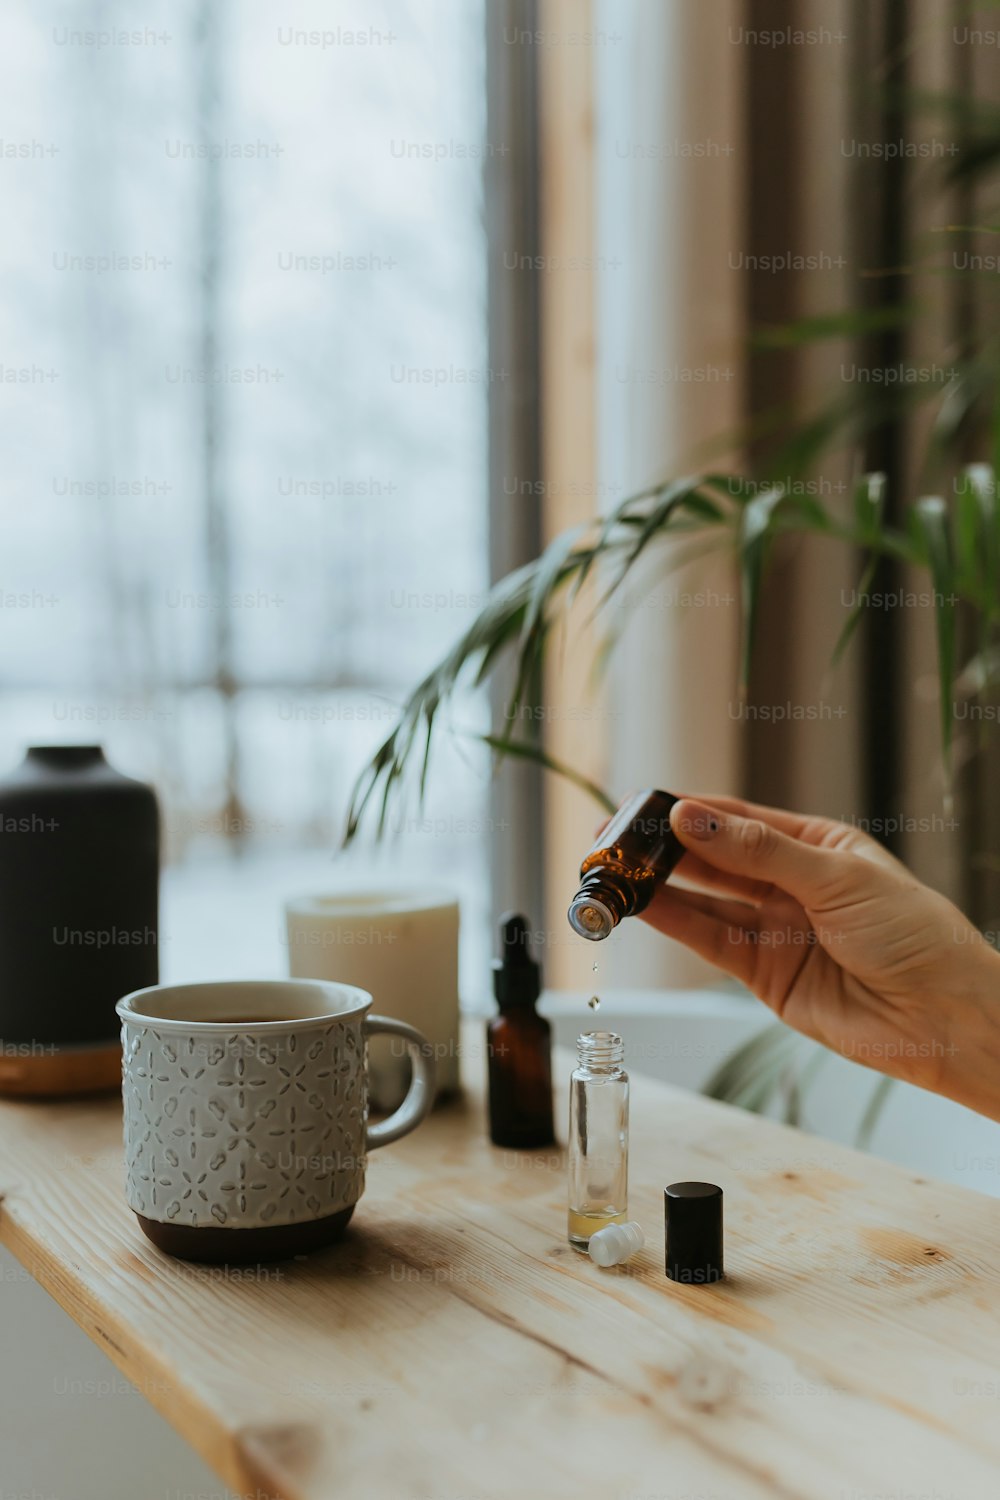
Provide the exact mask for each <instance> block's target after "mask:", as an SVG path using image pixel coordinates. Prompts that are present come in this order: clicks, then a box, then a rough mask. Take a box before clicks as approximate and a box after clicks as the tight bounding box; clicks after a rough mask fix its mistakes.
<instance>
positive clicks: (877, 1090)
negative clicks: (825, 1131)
mask: <svg viewBox="0 0 1000 1500" xmlns="http://www.w3.org/2000/svg"><path fill="white" fill-rule="evenodd" d="M894 1082H895V1080H894V1079H892V1078H880V1079H879V1080H878V1082H877V1083H876V1085H875V1087H874V1088H873V1089H872V1091H871V1094H870V1095H869V1096H868V1103H867V1104H866V1105H865V1112H864V1114H863V1115H862V1117H861V1123H860V1125H859V1126H858V1133H857V1137H856V1145H857V1146H858V1148H859V1150H861V1151H867V1149H868V1147H869V1146H870V1145H871V1140H872V1136H873V1135H874V1133H875V1126H876V1125H877V1124H878V1122H879V1118H880V1116H881V1114H882V1111H883V1109H884V1108H885V1104H886V1100H887V1099H888V1097H889V1094H890V1092H891V1090H892V1085H893V1083H894Z"/></svg>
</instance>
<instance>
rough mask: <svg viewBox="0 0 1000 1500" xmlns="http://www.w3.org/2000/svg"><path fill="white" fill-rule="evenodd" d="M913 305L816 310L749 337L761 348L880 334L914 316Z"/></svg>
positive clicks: (789, 346) (788, 347) (782, 347)
mask: <svg viewBox="0 0 1000 1500" xmlns="http://www.w3.org/2000/svg"><path fill="white" fill-rule="evenodd" d="M915 311H916V307H915V306H913V305H904V304H899V305H896V306H893V307H881V308H875V309H863V308H858V309H849V310H847V311H841V312H832V313H817V314H815V315H814V316H813V317H809V318H798V319H796V320H795V321H794V322H791V323H781V324H778V325H776V326H772V327H768V328H762V329H760V330H759V331H758V332H757V333H756V334H754V336H753V338H752V339H751V347H753V348H756V349H760V350H769V349H798V348H800V347H802V346H803V345H806V344H815V343H818V342H820V341H821V340H823V339H839V338H860V337H861V336H862V335H864V334H867V333H881V332H883V331H884V330H886V329H890V328H899V327H901V326H902V325H903V324H904V323H906V322H907V321H908V320H909V319H910V318H912V317H913V315H914V313H915Z"/></svg>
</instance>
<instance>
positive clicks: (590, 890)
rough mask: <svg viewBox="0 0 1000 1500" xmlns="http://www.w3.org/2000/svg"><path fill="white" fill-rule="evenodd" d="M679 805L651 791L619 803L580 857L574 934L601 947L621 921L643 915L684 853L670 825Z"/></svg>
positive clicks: (573, 909)
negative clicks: (675, 809) (657, 889)
mask: <svg viewBox="0 0 1000 1500" xmlns="http://www.w3.org/2000/svg"><path fill="white" fill-rule="evenodd" d="M679 800H680V799H679V798H677V797H675V796H674V795H673V793H672V792H661V791H657V790H655V789H650V790H647V791H644V792H636V793H635V794H634V795H633V796H631V797H629V798H627V799H626V801H624V802H623V803H622V805H621V807H620V808H619V809H618V811H617V812H616V813H615V814H614V815H613V816H612V818H611V819H610V821H609V822H608V823H607V824H606V826H605V827H604V828H603V829H602V830H601V832H600V834H599V835H598V837H597V842H596V843H595V844H594V846H593V848H591V849H589V850H588V851H587V853H586V854H585V855H584V857H583V863H582V864H581V866H580V888H579V890H578V891H577V893H576V895H575V896H574V897H573V900H572V901H571V902H570V908H569V913H568V916H569V922H570V926H571V927H572V928H573V931H574V932H578V933H579V934H580V936H581V937H585V938H587V939H589V941H590V942H595V943H596V942H600V941H601V940H602V939H603V938H606V937H607V936H608V935H609V934H610V933H612V932H613V931H614V929H615V928H616V927H617V926H618V924H619V922H620V921H621V920H622V919H623V917H633V916H637V915H638V913H639V912H641V911H645V909H646V907H647V906H648V905H649V903H650V901H651V900H652V899H653V892H654V891H655V890H656V887H657V885H658V884H661V883H662V882H663V881H664V880H666V878H667V876H668V875H669V874H670V873H671V871H672V870H673V869H674V866H675V865H676V864H677V863H678V861H679V860H680V859H681V857H682V856H683V854H684V852H685V851H684V845H683V844H682V843H681V841H680V839H679V838H678V837H677V835H676V834H675V833H674V831H673V829H672V828H671V826H670V809H671V808H672V807H673V805H674V803H675V802H677V801H679Z"/></svg>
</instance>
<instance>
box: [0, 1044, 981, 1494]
mask: <svg viewBox="0 0 1000 1500" xmlns="http://www.w3.org/2000/svg"><path fill="white" fill-rule="evenodd" d="M463 1049H464V1052H465V1056H464V1057H463V1069H464V1073H465V1080H466V1084H467V1093H466V1095H465V1096H464V1097H463V1098H462V1099H460V1100H457V1101H455V1102H454V1103H453V1104H451V1105H450V1106H447V1107H445V1108H444V1109H442V1110H440V1111H438V1112H437V1113H435V1115H434V1116H433V1117H432V1118H431V1119H430V1121H429V1122H428V1123H427V1124H426V1125H424V1126H422V1127H421V1128H420V1129H419V1130H418V1131H417V1132H416V1133H415V1134H414V1135H413V1136H411V1137H409V1138H408V1139H407V1140H405V1141H403V1142H400V1143H398V1144H397V1145H395V1146H390V1147H387V1148H385V1149H384V1150H383V1151H379V1152H377V1153H375V1154H373V1155H372V1157H371V1158H370V1162H369V1171H368V1188H367V1192H366V1194H365V1197H364V1199H363V1200H362V1203H361V1206H360V1208H359V1209H358V1212H357V1214H356V1215H355V1219H354V1223H353V1226H352V1228H351V1230H350V1231H349V1233H348V1235H347V1237H346V1238H345V1240H344V1241H343V1242H342V1243H341V1244H340V1245H338V1246H335V1247H334V1248H332V1249H330V1250H327V1251H324V1252H323V1253H321V1254H317V1255H314V1256H311V1257H309V1258H308V1259H305V1260H299V1261H292V1262H290V1263H288V1264H286V1265H279V1266H271V1267H261V1268H249V1269H243V1270H240V1271H237V1270H231V1271H227V1270H226V1269H225V1268H209V1267H204V1268H203V1267H197V1266H193V1265H184V1264H181V1263H179V1262H172V1261H170V1260H168V1259H166V1258H165V1257H163V1256H161V1255H160V1254H159V1253H158V1252H157V1251H156V1250H154V1249H153V1247H152V1246H151V1245H150V1244H148V1242H146V1241H145V1240H144V1239H143V1237H142V1236H141V1234H140V1233H139V1230H138V1228H137V1226H136V1224H135V1221H134V1219H133V1218H132V1215H131V1214H130V1212H129V1210H128V1209H127V1207H126V1205H125V1202H124V1199H123V1196H122V1162H121V1146H120V1129H121V1117H120V1107H119V1106H118V1105H117V1103H116V1101H114V1100H111V1101H108V1100H94V1101H77V1102H67V1103H63V1104H52V1103H40V1102H27V1101H26V1102H14V1101H9V1102H5V1103H3V1104H0V1239H2V1241H3V1243H5V1244H6V1245H7V1246H9V1248H10V1249H11V1250H12V1251H13V1252H14V1254H15V1255H17V1256H18V1257H19V1259H20V1260H21V1261H22V1262H23V1263H24V1265H25V1266H27V1267H28V1269H29V1270H30V1271H31V1272H32V1273H33V1274H34V1275H35V1276H36V1277H37V1278H38V1280H39V1281H40V1282H41V1283H42V1285H43V1286H45V1287H46V1288H47V1290H48V1291H49V1292H50V1293H51V1294H52V1296H54V1297H55V1298H56V1299H57V1300H58V1301H59V1302H60V1303H61V1305H62V1306H63V1307H64V1308H65V1309H66V1310H67V1311H68V1312H69V1313H70V1314H71V1315H72V1317H73V1318H74V1319H75V1320H76V1321H77V1322H78V1323H79V1324H80V1325H81V1326H82V1327H83V1328H84V1329H85V1330H86V1331H87V1332H88V1333H89V1334H90V1336H91V1337H92V1338H93V1339H94V1340H95V1341H96V1342H97V1343H98V1344H99V1345H100V1347H101V1348H103V1349H104V1350H105V1351H106V1352H107V1353H108V1354H109V1355H110V1357H111V1358H112V1359H113V1360H114V1362H115V1363H116V1364H117V1366H118V1367H119V1368H120V1369H121V1370H122V1372H123V1373H124V1374H125V1375H126V1376H127V1377H128V1379H129V1380H131V1381H132V1382H133V1383H134V1384H135V1385H136V1386H137V1387H138V1388H139V1389H140V1390H141V1391H143V1392H144V1394H145V1395H146V1396H147V1397H148V1399H149V1400H150V1401H151V1402H153V1404H154V1405H155V1406H156V1407H157V1408H158V1409H159V1410H160V1411H161V1412H162V1413H163V1414H164V1416H165V1417H167V1419H168V1420H169V1421H170V1422H172V1423H173V1425H174V1426H175V1427H176V1428H177V1430H178V1431H179V1432H180V1433H182V1434H183V1435H184V1436H185V1437H186V1438H187V1440H188V1441H189V1442H190V1443H191V1444H192V1445H193V1446H194V1447H195V1448H196V1449H197V1450H198V1451H199V1453H201V1455H202V1456H203V1457H204V1458H205V1459H206V1461H207V1462H208V1463H209V1464H210V1465H212V1466H213V1467H214V1468H215V1470H216V1471H217V1472H218V1474H219V1475H220V1476H221V1477H222V1478H223V1479H224V1480H225V1481H226V1482H227V1483H228V1484H229V1485H230V1486H231V1487H232V1488H233V1489H235V1490H237V1491H239V1492H240V1493H241V1494H244V1495H248V1496H253V1497H254V1500H262V1497H265V1496H279V1497H284V1500H332V1497H334V1496H343V1497H345V1500H361V1497H364V1500H406V1497H413V1500H507V1497H511V1496H515V1495H516V1496H518V1497H525V1500H543V1497H545V1500H549V1497H554V1500H580V1497H584V1500H590V1497H610V1500H765V1497H769V1500H771V1497H793V1496H794V1497H801V1500H827V1497H829V1500H875V1497H878V1500H993V1497H995V1496H997V1495H1000V1421H998V1413H1000V1269H998V1262H1000V1202H998V1201H996V1200H994V1199H992V1198H987V1197H984V1196H982V1195H979V1194H975V1193H972V1192H967V1191H965V1190H963V1189H960V1188H955V1187H951V1186H947V1185H944V1184H941V1183H937V1182H933V1181H928V1180H925V1179H922V1178H920V1177H915V1176H913V1175H912V1174H910V1173H907V1172H904V1171H903V1170H901V1169H899V1168H897V1167H894V1166H891V1165H889V1164H887V1163H885V1162H881V1161H879V1160H877V1159H875V1158H872V1157H868V1156H864V1155H861V1154H858V1153H855V1152H852V1151H849V1150H846V1149H844V1148H842V1147H837V1146H833V1145H830V1144H828V1143H827V1142H824V1141H821V1140H818V1139H816V1138H814V1137H811V1136H807V1135H804V1134H802V1133H800V1132H798V1131H793V1130H789V1129H786V1128H784V1127H782V1126H778V1125H774V1124H771V1123H769V1122H766V1121H762V1120H760V1119H757V1118H756V1117H753V1116H750V1115H747V1114H745V1113H743V1112H741V1111H738V1110H735V1109H731V1108H728V1107H727V1106H724V1105H719V1104H714V1103H711V1102H709V1101H707V1100H704V1099H701V1098H699V1097H696V1096H692V1095H689V1094H685V1093H682V1092H679V1091H676V1090H672V1089H668V1088H666V1087H665V1086H663V1085H661V1084H658V1083H655V1082H653V1081H651V1080H647V1079H645V1078H643V1077H641V1076H634V1077H633V1097H632V1130H631V1140H632V1150H631V1191H630V1214H631V1216H632V1217H635V1218H638V1219H639V1221H640V1222H641V1223H642V1225H643V1227H644V1229H645V1231H646V1235H647V1246H646V1249H645V1250H643V1251H642V1252H641V1253H640V1255H639V1256H638V1257H637V1258H636V1259H635V1260H633V1261H632V1262H630V1263H629V1264H628V1265H627V1266H623V1267H618V1268H616V1269H614V1270H610V1271H601V1270H599V1269H598V1268H597V1267H596V1266H594V1265H592V1264H591V1262H590V1261H589V1259H587V1258H586V1257H583V1256H581V1255H579V1254H578V1253H577V1252H575V1251H573V1250H571V1249H570V1248H569V1246H568V1245H567V1244H566V1240H565V1188H564V1184H565V1161H564V1154H563V1152H562V1151H561V1150H555V1149H553V1150H551V1151H543V1152H536V1153H528V1154H520V1153H515V1152H512V1151H504V1150H501V1149H498V1148H495V1147H492V1146H491V1145H490V1144H489V1141H488V1138H487V1137H486V1134H485V1129H484V1114H483V1101H482V1096H481V1083H482V1076H483V1073H484V1066H485V1065H484V1054H483V1048H482V1029H481V1027H480V1025H478V1024H475V1025H470V1026H469V1027H467V1029H466V1032H465V1038H464V1041H463ZM568 1071H569V1061H568V1059H561V1060H560V1062H559V1064H558V1068H557V1072H558V1073H559V1074H560V1075H565V1076H568ZM559 1111H560V1113H559V1116H558V1118H560V1119H562V1118H563V1115H564V1111H565V1093H564V1092H563V1093H562V1094H561V1097H560V1102H559ZM684 1178H699V1179H707V1180H709V1181H713V1182H718V1183H720V1184H721V1185H722V1186H723V1188H724V1189H725V1193H726V1268H727V1278H726V1280H725V1281H724V1282H723V1283H721V1284H720V1285H719V1286H716V1287H708V1288H696V1287H681V1286H676V1285H674V1284H673V1283H671V1282H669V1281H667V1280H666V1278H665V1276H664V1273H663V1229H662V1224H663V1220H662V1190H663V1187H664V1185H665V1184H666V1183H668V1182H671V1181H675V1180H678V1179H684ZM0 1344H2V1333H0ZM5 1355H6V1356H7V1357H9V1356H10V1351H5Z"/></svg>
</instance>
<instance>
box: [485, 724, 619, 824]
mask: <svg viewBox="0 0 1000 1500" xmlns="http://www.w3.org/2000/svg"><path fill="white" fill-rule="evenodd" d="M476 738H477V739H480V740H482V742H483V744H484V745H489V747H490V749H491V750H495V751H496V752H497V754H498V755H499V756H501V757H506V756H508V755H512V756H515V757H517V758H520V759H521V760H530V761H532V762H533V763H534V764H535V765H536V766H541V767H542V769H543V770H545V771H553V772H555V774H556V775H557V776H562V777H563V778H564V779H565V780H566V781H569V782H571V783H572V784H573V786H577V787H579V788H580V790H581V791H582V792H586V793H587V796H588V797H592V798H593V799H594V801H595V802H597V803H598V804H599V805H600V806H601V807H602V808H603V809H604V811H605V812H606V813H613V812H614V810H615V808H616V807H617V806H618V803H617V802H616V801H615V800H614V798H613V797H609V796H608V794H607V792H606V791H604V789H603V787H599V786H598V785H597V782H596V781H591V780H590V779H589V777H587V776H584V775H583V774H582V773H581V772H580V771H574V770H573V768H572V766H568V765H566V763H565V761H561V760H556V758H555V756H554V755H549V753H548V751H546V750H543V749H542V747H541V745H536V744H533V743H532V742H530V741H527V740H508V739H506V738H503V737H502V736H500V735H496V734H480V735H477V736H476Z"/></svg>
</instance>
